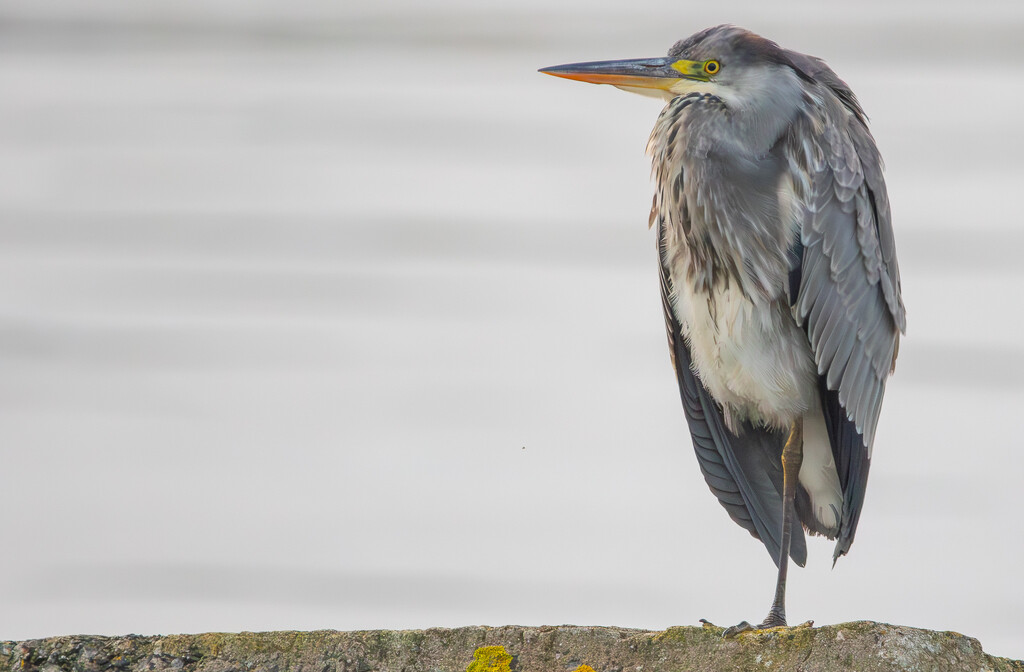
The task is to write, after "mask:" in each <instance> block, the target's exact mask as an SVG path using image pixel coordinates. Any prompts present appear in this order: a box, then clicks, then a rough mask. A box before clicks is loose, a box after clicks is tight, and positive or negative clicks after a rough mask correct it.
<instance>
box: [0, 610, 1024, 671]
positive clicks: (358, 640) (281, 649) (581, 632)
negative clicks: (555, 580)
mask: <svg viewBox="0 0 1024 672" xmlns="http://www.w3.org/2000/svg"><path fill="white" fill-rule="evenodd" d="M721 632H722V631H721V629H720V628H716V627H711V626H704V627H676V628H670V629H668V630H666V631H664V632H645V631H643V630H630V629H625V628H608V627H583V626H559V627H550V626H548V627H539V628H527V627H519V626H502V627H494V628H492V627H484V626H474V627H465V628H454V629H443V628H432V629H429V630H368V631H362V632H336V631H332V630H322V631H317V632H263V633H249V632H243V633H239V634H224V633H208V634H201V635H170V636H155V637H141V636H138V635H128V636H126V637H91V636H73V637H50V638H47V639H38V640H29V641H24V642H3V643H0V670H10V671H11V672H35V671H39V672H60V671H68V672H70V671H72V670H74V671H76V672H77V671H81V672H87V671H92V670H120V671H123V672H129V671H135V670H139V671H141V670H170V671H172V672H176V671H179V670H180V671H183V672H192V671H197V672H198V671H203V672H206V671H209V672H228V671H231V670H238V671H240V672H241V671H245V672H264V671H266V672H285V671H289V672H291V671H294V672H306V671H308V672H384V671H388V672H463V671H466V672H547V671H551V672H555V671H557V672H626V671H629V672H662V671H670V670H671V671H677V670H679V671H681V670H738V671H744V670H802V671H804V672H813V671H816V670H829V671H833V670H857V671H858V672H872V671H883V670H885V671H888V670H899V671H900V672H909V671H915V670H921V671H922V672H925V671H927V672H942V671H945V670H951V671H952V670H956V671H958V672H959V671H962V670H991V671H993V672H1004V671H1005V672H1011V671H1012V672H1024V662H1022V661H1015V660H1009V659H1007V658H995V657H992V656H989V655H987V654H986V653H984V652H983V651H982V648H981V644H980V643H979V642H978V640H976V639H972V638H971V637H965V636H964V635H961V634H958V633H955V632H934V631H931V630H919V629H917V628H909V627H904V626H895V625H887V624H884V623H873V622H868V621H861V622H855V623H843V624H840V625H830V626H825V627H821V628H806V627H805V628H793V629H788V630H786V629H776V630H768V631H763V632H757V633H746V634H743V635H740V636H739V637H738V638H736V639H732V640H723V639H722V637H721Z"/></svg>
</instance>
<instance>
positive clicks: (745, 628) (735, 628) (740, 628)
mask: <svg viewBox="0 0 1024 672" xmlns="http://www.w3.org/2000/svg"><path fill="white" fill-rule="evenodd" d="M752 630H760V626H759V627H757V628H755V627H754V626H752V625H751V624H750V623H748V622H747V621H741V622H739V623H737V624H736V625H731V626H729V627H728V628H726V629H725V630H723V631H722V638H723V639H732V638H733V637H736V636H737V635H739V634H740V633H741V632H750V631H752Z"/></svg>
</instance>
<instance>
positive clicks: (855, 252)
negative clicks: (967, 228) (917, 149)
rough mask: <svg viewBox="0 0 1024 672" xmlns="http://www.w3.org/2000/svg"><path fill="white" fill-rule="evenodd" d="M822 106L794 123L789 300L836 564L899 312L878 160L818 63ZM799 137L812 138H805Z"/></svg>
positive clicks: (864, 470)
mask: <svg viewBox="0 0 1024 672" xmlns="http://www.w3.org/2000/svg"><path fill="white" fill-rule="evenodd" d="M811 66H813V67H814V68H815V70H814V73H813V75H814V78H815V79H816V81H818V82H820V83H822V84H823V86H822V87H821V91H820V93H821V99H822V100H821V101H820V102H821V104H817V105H811V106H809V112H808V113H807V115H806V116H805V117H802V118H801V119H799V120H798V121H797V122H795V123H794V126H793V128H792V131H791V133H790V135H789V138H788V140H787V142H786V144H785V147H786V149H785V150H784V151H785V152H786V155H787V158H788V160H789V165H790V166H791V169H792V170H793V171H794V173H795V174H796V175H797V176H800V175H802V176H803V180H802V181H801V180H800V179H798V177H794V183H797V184H800V183H802V184H810V185H811V186H810V193H806V194H804V195H803V198H804V202H805V204H806V212H805V216H804V217H803V220H802V222H801V226H800V231H799V242H800V244H801V246H802V250H803V254H802V258H801V259H800V262H799V266H798V268H795V269H793V270H792V271H791V281H792V278H793V275H794V274H796V275H798V276H799V283H798V290H797V295H796V297H795V302H794V310H795V313H796V316H797V319H798V320H800V322H801V324H802V325H803V326H804V328H805V330H806V332H807V336H808V339H809V340H810V344H811V348H812V350H813V352H814V357H815V361H816V363H817V365H818V374H819V378H820V396H821V401H822V408H823V409H824V413H825V420H826V426H827V428H828V433H829V439H830V442H831V444H832V453H833V457H834V458H835V461H836V465H837V470H838V472H839V480H840V485H841V486H842V489H843V498H844V499H843V511H842V520H841V523H840V531H839V535H838V542H837V544H836V550H835V555H834V557H835V558H838V557H839V556H840V555H843V554H845V553H846V552H847V551H848V550H849V548H850V544H852V543H853V537H854V534H855V532H856V528H857V522H858V520H859V518H860V510H861V507H862V506H863V501H864V490H865V487H866V485H867V475H868V471H869V468H870V455H871V447H872V444H873V442H874V436H875V429H876V427H877V424H878V416H879V411H880V409H881V404H882V397H883V394H884V391H885V382H886V379H887V377H888V375H889V373H890V372H891V371H892V368H893V366H894V364H895V357H896V352H897V350H898V343H899V335H900V333H902V332H904V331H905V327H906V314H905V308H904V306H903V301H902V298H901V296H900V277H899V268H898V265H897V261H896V248H895V242H894V238H893V233H892V223H891V219H890V212H889V199H888V195H887V193H886V190H885V182H884V180H883V178H882V160H881V157H880V156H879V154H878V150H877V148H876V147H875V143H874V140H873V139H872V138H871V134H870V132H869V131H868V128H867V121H866V117H865V116H864V113H863V111H862V110H861V109H860V106H859V104H858V103H857V100H856V97H854V96H853V93H852V92H850V90H849V87H847V86H846V84H845V83H843V82H842V81H841V80H840V79H839V78H838V77H836V76H835V74H834V73H833V72H832V71H831V70H829V69H828V68H827V67H826V66H824V64H821V63H820V62H818V61H815V62H814V63H812V64H810V66H809V67H811ZM808 138H813V140H812V141H808Z"/></svg>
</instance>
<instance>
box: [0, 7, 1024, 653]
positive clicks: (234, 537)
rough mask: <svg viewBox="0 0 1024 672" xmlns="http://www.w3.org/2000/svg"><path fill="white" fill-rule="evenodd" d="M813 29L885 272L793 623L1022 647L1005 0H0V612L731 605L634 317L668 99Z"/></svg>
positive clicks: (199, 617) (713, 510) (1013, 92)
mask: <svg viewBox="0 0 1024 672" xmlns="http://www.w3.org/2000/svg"><path fill="white" fill-rule="evenodd" d="M719 23H735V24H738V25H742V26H745V27H747V28H750V29H752V30H754V31H756V32H759V33H761V34H763V35H765V36H767V37H770V38H772V39H774V40H776V41H778V42H779V43H781V44H782V45H783V46H785V47H788V48H792V49H796V50H799V51H804V52H807V53H812V54H815V55H817V56H821V57H823V58H825V59H826V60H827V61H828V62H829V63H830V64H831V65H832V66H833V68H834V69H835V70H836V71H837V72H838V73H839V75H840V76H841V77H843V78H844V79H846V80H847V81H848V82H849V83H850V85H851V86H852V87H853V89H854V90H855V91H856V93H857V95H858V96H859V97H860V100H861V102H862V103H863V105H864V107H865V109H866V110H867V112H868V114H869V116H870V117H871V120H872V130H873V132H874V135H875V137H876V139H877V141H878V144H879V146H880V148H881V151H882V154H883V156H884V157H885V159H886V163H887V180H888V185H889V193H890V197H891V201H892V209H893V219H894V223H895V230H896V241H897V248H898V252H899V257H900V266H901V271H902V275H903V295H904V299H905V301H906V305H907V311H908V312H907V315H908V325H909V326H908V334H907V337H906V338H905V339H904V341H903V342H902V345H901V352H900V358H899V362H898V365H897V370H896V374H895V376H894V377H893V378H892V379H891V382H890V385H889V388H888V392H887V396H886V401H885V405H884V407H883V411H882V418H881V422H880V425H879V429H878V434H877V438H876V442H875V451H874V459H873V465H872V473H871V479H870V483H869V486H868V492H867V500H866V505H865V509H864V512H863V516H862V518H861V523H860V527H859V530H858V533H857V540H856V543H855V544H854V546H853V548H852V550H851V552H850V554H849V556H847V557H845V558H843V559H841V560H840V561H839V563H838V564H837V565H836V567H835V569H832V568H831V552H832V544H831V543H829V542H826V541H824V540H821V539H815V540H811V542H810V544H809V546H810V558H809V562H808V566H807V568H806V569H802V570H801V569H791V571H790V579H789V594H788V598H789V599H788V611H789V616H790V619H791V621H793V622H800V621H803V620H806V619H814V620H815V621H817V622H818V623H820V624H825V623H837V622H844V621H851V620H857V619H871V620H877V621H884V622H889V623H897V624H903V625H910V626H917V627H924V628H933V629H940V630H947V629H948V630H956V631H959V632H963V633H965V634H968V635H971V636H973V637H977V638H979V639H980V640H981V642H982V645H983V646H984V647H985V649H986V651H988V652H989V653H992V654H996V655H1003V656H1011V657H1016V658H1024V634H1022V633H1024V630H1022V625H1024V579H1022V578H1021V577H1022V571H1021V567H1022V565H1024V560H1022V558H1024V523H1022V510H1024V506H1022V505H1024V494H1022V488H1021V480H1022V476H1024V451H1022V445H1021V444H1022V442H1021V438H1020V437H1021V431H1020V428H1019V425H1020V418H1021V416H1022V415H1024V342H1022V337H1021V334H1022V333H1024V317H1022V309H1024V264H1022V262H1021V254H1022V251H1024V227H1022V223H1021V214H1020V207H1019V202H1020V193H1021V190H1022V189H1024V161H1022V158H1024V133H1022V131H1021V130H1020V129H1021V120H1024V40H1022V38H1021V36H1022V35H1024V3H1011V2H995V1H992V2H958V3H934V2H923V1H922V2H907V3H896V2H856V3H854V2H847V3H841V4H839V3H836V4H832V3H830V4H828V5H826V4H825V3H818V2H813V3H811V2H806V3H803V2H781V3H774V2H773V3H764V2H757V1H754V0H749V1H747V2H729V1H721V2H714V3H697V2H689V3H685V2H667V1H657V2H624V1H618V2H593V1H590V0H586V1H585V0H575V1H573V2H541V1H539V0H527V1H521V0H517V1H516V2H511V1H509V2H475V1H474V2H470V1H469V0H465V1H460V0H441V1H438V2H417V1H414V0H404V1H397V0H396V1H375V2H370V1H366V2H360V1H357V0H344V1H343V2H334V1H330V0H304V1H302V2H289V3H277V2H270V1H269V0H266V1H254V2H241V1H230V0H190V1H187V2H183V1H177V2H157V1H156V0H94V1H91V2H88V3H85V2H80V0H52V1H47V2H40V1H39V0H18V1H14V0H0V478H2V483H3V486H2V487H0V515H2V516H3V520H4V527H5V533H4V535H3V536H4V542H3V547H2V552H0V596H2V597H0V639H24V638H35V637H43V636H48V635H59V634H75V633H94V634H110V635H114V634H124V633H130V632H134V633H142V634H158V633H177V632H203V631H211V630H218V631H239V630H277V629H322V628H332V629H344V630H348V629H370V628H424V627H430V626H459V625H467V624H490V625H502V624H524V625H540V624H562V623H574V624H580V625H618V626H631V627H641V628H650V629H662V628H665V627H668V626H670V625H693V624H696V623H697V622H698V619H700V618H707V619H710V620H711V621H714V622H716V623H718V624H721V625H728V624H732V623H735V622H737V621H740V620H742V619H748V620H751V621H754V620H756V619H760V618H761V617H762V616H763V615H764V614H765V613H766V610H767V607H768V605H769V603H770V600H771V597H772V593H773V589H774V577H775V567H774V564H773V563H772V561H771V559H770V558H769V557H768V555H767V553H766V552H765V551H764V548H763V547H762V545H761V544H760V543H759V542H757V541H755V540H754V539H752V538H751V537H750V536H749V535H748V534H747V533H746V532H745V531H743V530H742V529H741V528H739V527H738V526H736V525H735V524H733V523H732V521H731V520H730V519H729V518H728V516H727V515H726V513H725V512H724V511H723V510H722V508H721V507H720V506H719V504H718V503H717V501H716V500H715V498H714V497H713V496H712V495H711V494H710V492H709V491H708V488H707V486H706V485H705V483H704V481H703V479H702V477H701V475H700V472H699V469H698V467H697V463H696V459H695V457H694V455H693V450H692V447H691V444H690V438H689V434H688V432H687V429H686V424H685V420H684V417H683V411H682V408H681V405H680V403H679V399H678V393H677V389H676V382H675V378H674V375H673V373H672V371H671V367H670V364H669V355H668V351H667V347H666V344H665V336H664V333H663V322H662V315H661V304H660V299H659V296H658V279H657V272H656V260H655V252H654V241H653V235H652V233H651V232H649V231H648V230H647V215H648V211H649V207H650V199H651V194H652V191H653V185H652V184H651V182H650V179H649V162H648V159H647V157H646V156H645V155H644V146H645V144H646V141H647V137H648V134H649V132H650V129H651V127H652V126H653V124H654V120H655V118H656V117H657V114H658V112H659V110H660V103H659V102H657V101H654V100H651V99H646V98H641V97H639V96H632V95H629V94H626V93H623V92H620V91H617V90H615V89H612V88H610V87H596V86H590V85H584V84H578V83H572V82H566V81H563V80H556V79H554V78H551V77H546V76H543V75H540V74H538V73H537V72H536V70H537V68H540V67H544V66H548V65H555V64H560V63H567V62H573V61H582V60H598V59H611V58H631V57H644V56H659V55H663V54H664V53H665V52H666V51H667V49H668V47H669V46H670V45H671V44H672V43H673V42H674V41H676V40H677V39H679V38H681V37H685V36H687V35H689V34H691V33H693V32H695V31H697V30H699V29H702V28H705V27H707V26H710V25H715V24H719Z"/></svg>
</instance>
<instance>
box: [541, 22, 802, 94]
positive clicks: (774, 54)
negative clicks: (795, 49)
mask: <svg viewBox="0 0 1024 672" xmlns="http://www.w3.org/2000/svg"><path fill="white" fill-rule="evenodd" d="M789 53H790V52H787V51H785V50H784V49H782V48H781V47H779V46H778V45H777V44H775V43H774V42H772V41H771V40H768V39H765V38H763V37H761V36H760V35H755V34H754V33H752V32H750V31H748V30H744V29H743V28H737V27H736V26H728V25H726V26H716V27H714V28H708V29H706V30H702V31H700V32H699V33H696V34H694V35H691V36H690V37H688V38H686V39H684V40H680V41H679V42H676V43H675V44H674V45H673V46H672V48H671V49H669V51H668V56H665V57H659V58H638V59H628V60H622V61H595V62H590V63H570V64H569V65H556V66H553V67H550V68H543V69H542V70H541V72H543V73H546V74H549V75H554V76H556V77H565V78H566V79H575V80H579V81H581V82H591V83H594V84H611V85H612V86H615V87H618V88H620V89H622V90H624V91H630V92H633V93H640V94H643V95H648V96H655V97H659V98H665V99H671V98H673V97H675V96H679V95H685V94H688V93H693V92H698V93H710V94H713V95H715V96H718V97H719V98H721V99H722V100H724V101H726V103H730V102H734V103H741V104H742V103H743V102H745V101H753V100H754V99H755V98H756V97H757V96H758V95H761V94H763V93H766V92H767V91H770V90H772V89H773V88H776V87H779V88H787V89H788V88H790V87H792V86H793V85H794V82H795V79H796V75H797V72H796V71H795V69H794V68H793V64H792V63H791V62H790V61H789V58H788V54H789Z"/></svg>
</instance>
